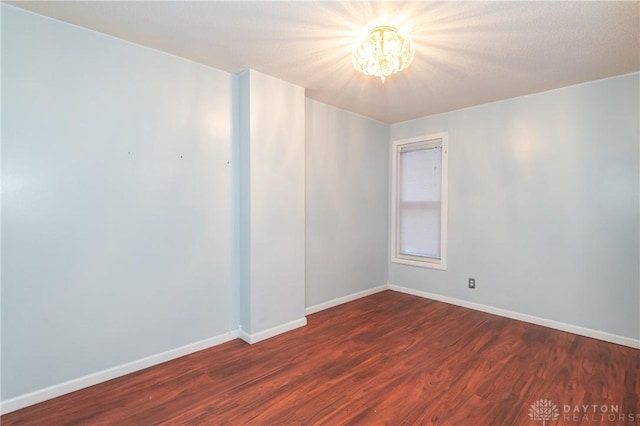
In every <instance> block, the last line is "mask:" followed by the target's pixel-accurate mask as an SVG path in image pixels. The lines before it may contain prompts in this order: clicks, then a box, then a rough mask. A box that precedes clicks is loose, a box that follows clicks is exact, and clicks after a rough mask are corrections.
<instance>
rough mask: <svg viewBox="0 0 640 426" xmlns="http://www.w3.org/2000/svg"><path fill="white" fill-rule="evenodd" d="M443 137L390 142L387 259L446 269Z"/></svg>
mask: <svg viewBox="0 0 640 426" xmlns="http://www.w3.org/2000/svg"><path fill="white" fill-rule="evenodd" d="M447 142H448V135H447V133H438V134H435V135H429V136H423V137H419V138H412V139H403V140H399V141H394V142H393V143H392V150H393V151H392V155H391V157H392V166H391V179H392V183H391V197H392V202H393V206H392V211H391V221H392V223H391V230H392V231H391V232H392V238H391V244H392V247H391V261H392V262H396V263H404V264H407V265H413V266H421V267H424V268H435V269H447V155H448V154H447Z"/></svg>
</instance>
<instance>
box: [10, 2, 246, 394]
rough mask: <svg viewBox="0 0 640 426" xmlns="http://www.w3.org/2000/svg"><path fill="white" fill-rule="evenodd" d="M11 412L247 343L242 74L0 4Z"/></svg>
mask: <svg viewBox="0 0 640 426" xmlns="http://www.w3.org/2000/svg"><path fill="white" fill-rule="evenodd" d="M2 89H3V90H2V208H3V210H2V249H3V250H2V266H3V268H2V399H3V400H6V399H8V398H12V397H15V396H18V395H21V394H24V393H27V392H31V391H35V390H39V389H42V388H45V387H47V386H50V385H55V384H59V383H61V382H64V381H66V380H70V379H75V378H78V377H81V376H84V375H87V374H90V373H95V372H98V371H101V370H104V369H107V368H110V367H114V366H117V365H121V364H123V363H126V362H130V361H134V360H137V359H140V358H143V357H146V356H150V355H153V354H157V353H160V352H163V351H167V350H170V349H173V348H177V347H180V346H182V345H186V344H189V343H193V342H197V341H200V340H203V339H207V338H210V337H213V336H217V335H221V334H223V333H225V332H228V331H231V330H236V329H237V320H236V318H234V307H233V304H234V297H233V292H234V289H233V282H232V272H233V270H232V262H233V260H232V234H231V232H232V222H233V217H232V201H231V200H232V192H231V191H232V179H231V178H232V175H231V165H230V164H229V161H230V159H231V146H232V144H231V127H232V108H231V104H232V100H231V98H232V76H231V75H230V74H227V73H224V72H221V71H217V70H214V69H211V68H208V67H205V66H202V65H198V64H195V63H193V62H189V61H186V60H182V59H179V58H176V57H173V56H170V55H167V54H163V53H160V52H157V51H153V50H150V49H147V48H143V47H140V46H137V45H133V44H131V43H128V42H125V41H121V40H118V39H115V38H112V37H108V36H105V35H102V34H98V33H95V32H91V31H88V30H85V29H82V28H79V27H75V26H71V25H68V24H65V23H62V22H58V21H55V20H51V19H48V18H44V17H40V16H38V15H34V14H31V13H28V12H25V11H22V10H20V9H16V8H13V7H10V6H6V5H2Z"/></svg>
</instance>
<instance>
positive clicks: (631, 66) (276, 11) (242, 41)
mask: <svg viewBox="0 0 640 426" xmlns="http://www.w3.org/2000/svg"><path fill="white" fill-rule="evenodd" d="M13 4H14V5H16V6H18V7H21V8H24V9H29V10H32V11H35V12H37V13H40V14H43V15H48V16H51V17H54V18H57V19H60V20H63V21H67V22H71V23H74V24H77V25H80V26H83V27H87V28H91V29H94V30H96V31H100V32H103V33H107V34H111V35H114V36H116V37H119V38H123V39H126V40H130V41H133V42H135V43H138V44H141V45H144V46H149V47H152V48H155V49H158V50H162V51H165V52H169V53H172V54H174V55H178V56H182V57H184V58H189V59H192V60H194V61H197V62H200V63H203V64H206V65H210V66H212V67H214V68H217V69H220V70H224V71H228V72H231V73H236V72H238V71H241V70H243V69H246V68H252V69H255V70H257V71H260V72H263V73H265V74H269V75H271V76H274V77H277V78H280V79H283V80H286V81H289V82H291V83H293V84H296V85H299V86H302V87H304V88H306V89H307V91H306V93H307V96H308V97H310V98H313V99H317V100H319V101H322V102H325V103H328V104H331V105H335V106H337V107H340V108H343V109H346V110H350V111H353V112H356V113H359V114H362V115H365V116H369V117H372V118H376V119H378V120H381V121H385V122H389V123H393V122H398V121H404V120H408V119H412V118H417V117H422V116H425V115H430V114H436V113H440V112H445V111H451V110H455V109H459V108H464V107H468V106H472V105H478V104H482V103H486V102H490V101H495V100H500V99H507V98H512V97H516V96H521V95H526V94H530V93H536V92H541V91H544V90H549V89H553V88H558V87H563V86H568V85H572V84H576V83H582V82H585V81H590V80H597V79H600V78H605V77H610V76H615V75H621V74H626V73H629V72H633V71H638V70H639V69H640V65H639V64H640V47H639V38H640V33H639V28H640V11H639V9H640V8H639V6H640V2H638V1H630V2H558V1H551V2H525V1H523V2H515V1H514V2H399V1H393V2H390V1H389V2H344V1H342V2H337V1H330V2H323V1H314V2H271V1H266V2H264V1H262V2H233V1H232V2H205V1H193V2H191V1H171V2H120V1H109V2H78V1H72V2H18V3H13ZM374 21H378V22H380V21H384V22H388V23H392V24H396V25H397V26H400V27H402V28H409V29H410V34H411V35H412V37H413V39H414V42H415V44H416V56H415V60H414V63H413V64H412V65H411V67H409V69H407V70H405V71H403V72H402V73H400V74H396V75H394V76H391V77H389V78H388V79H387V81H386V82H385V83H384V84H383V83H381V82H380V80H379V79H376V78H374V77H367V76H364V75H361V74H359V73H358V72H356V71H355V70H354V68H353V66H352V64H351V56H350V55H351V46H352V43H353V41H354V40H355V39H356V38H357V37H358V36H359V35H360V33H361V32H362V30H363V28H365V27H366V26H367V25H368V24H370V23H371V22H374Z"/></svg>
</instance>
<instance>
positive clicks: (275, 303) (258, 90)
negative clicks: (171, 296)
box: [238, 70, 306, 341]
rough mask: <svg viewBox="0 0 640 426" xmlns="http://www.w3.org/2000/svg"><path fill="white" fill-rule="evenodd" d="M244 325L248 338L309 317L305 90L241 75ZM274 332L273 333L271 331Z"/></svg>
mask: <svg viewBox="0 0 640 426" xmlns="http://www.w3.org/2000/svg"><path fill="white" fill-rule="evenodd" d="M238 83H239V90H238V92H239V95H240V99H239V102H238V103H239V112H240V118H239V122H240V130H239V136H240V210H241V225H240V238H241V259H240V263H241V265H240V268H241V275H240V279H241V282H240V300H241V303H240V313H241V314H240V320H241V322H240V326H241V328H242V330H243V332H244V333H246V334H248V336H244V335H243V338H247V337H248V339H249V340H250V341H254V339H256V340H259V339H260V338H261V337H259V336H262V337H264V335H260V333H263V332H268V330H271V329H275V328H278V327H282V326H285V325H286V324H287V323H291V322H297V325H304V324H306V320H305V318H304V291H305V289H304V267H305V266H304V249H305V247H304V238H305V237H304V230H305V228H304V221H305V205H304V193H305V182H304V178H305V176H304V166H305V164H304V155H305V154H304V152H305V150H304V148H305V146H304V137H305V135H304V131H305V130H304V129H305V108H304V102H305V101H304V99H305V98H304V89H303V88H301V87H298V86H294V85H292V84H290V83H287V82H285V81H282V80H278V79H276V78H273V77H270V76H268V75H265V74H261V73H259V72H256V71H254V70H247V71H244V72H242V73H241V74H240V76H239V82H238ZM270 333H271V332H269V334H270Z"/></svg>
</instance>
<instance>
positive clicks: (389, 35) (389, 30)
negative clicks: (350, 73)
mask: <svg viewBox="0 0 640 426" xmlns="http://www.w3.org/2000/svg"><path fill="white" fill-rule="evenodd" d="M414 53H415V47H414V46H413V41H411V39H410V38H409V37H408V36H406V35H402V34H400V31H398V29H397V28H395V27H392V26H389V25H381V26H378V27H375V28H373V29H372V30H371V31H369V33H368V34H367V36H366V37H365V38H364V39H363V40H361V41H360V42H359V43H358V44H357V45H356V46H355V47H354V49H353V53H352V54H351V60H352V62H353V66H354V67H355V68H356V69H357V70H358V71H360V72H361V73H364V74H366V75H373V76H376V77H380V79H381V80H382V82H383V83H384V80H385V78H387V76H389V75H391V74H395V73H397V72H398V71H402V70H403V69H405V68H407V67H408V66H409V65H410V64H411V61H413V55H414Z"/></svg>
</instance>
